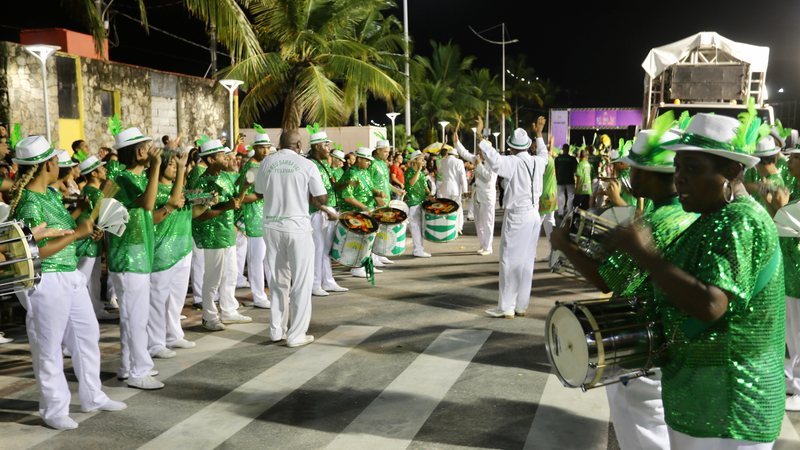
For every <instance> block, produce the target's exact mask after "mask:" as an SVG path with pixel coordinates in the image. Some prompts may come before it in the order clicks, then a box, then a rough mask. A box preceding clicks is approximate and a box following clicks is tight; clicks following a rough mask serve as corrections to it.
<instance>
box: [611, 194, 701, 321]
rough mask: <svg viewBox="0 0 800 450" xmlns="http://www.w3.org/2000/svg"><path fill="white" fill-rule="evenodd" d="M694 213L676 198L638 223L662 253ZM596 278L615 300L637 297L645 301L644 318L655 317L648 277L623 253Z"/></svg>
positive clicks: (650, 284) (646, 215)
mask: <svg viewBox="0 0 800 450" xmlns="http://www.w3.org/2000/svg"><path fill="white" fill-rule="evenodd" d="M697 217H698V216H697V214H692V213H687V212H685V211H684V210H683V207H682V206H681V203H680V202H679V201H678V197H672V198H670V200H669V201H667V202H665V203H663V204H658V205H655V207H654V209H653V210H652V211H649V212H647V213H645V214H644V215H642V220H643V221H644V222H645V223H646V224H648V225H649V226H650V229H651V232H652V235H653V241H654V244H655V246H656V248H658V249H660V250H663V249H664V248H666V247H667V246H668V245H670V244H671V243H672V242H673V241H674V240H675V238H677V237H678V236H679V235H680V234H681V233H683V232H684V230H686V229H687V228H688V227H689V225H691V224H692V223H694V221H695V220H696V219H697ZM598 270H599V273H600V276H601V277H602V278H603V280H604V281H605V282H606V285H607V286H608V287H609V288H610V289H611V290H612V291H613V292H614V296H618V297H637V298H638V299H640V300H643V301H645V302H647V303H646V304H647V305H648V316H650V317H655V314H656V313H655V312H654V308H653V305H652V303H653V302H652V299H653V285H652V283H650V282H649V276H650V275H649V274H648V273H647V272H645V271H644V270H641V269H640V268H639V265H638V264H637V263H636V262H635V261H634V260H633V259H631V257H630V256H628V254H627V253H624V252H622V251H616V252H614V253H612V254H611V255H610V256H609V257H608V258H607V259H606V260H605V261H603V263H601V264H600V267H599V269H598Z"/></svg>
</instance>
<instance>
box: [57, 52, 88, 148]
mask: <svg viewBox="0 0 800 450" xmlns="http://www.w3.org/2000/svg"><path fill="white" fill-rule="evenodd" d="M74 59H75V76H76V77H77V80H76V84H77V86H78V118H77V119H61V118H59V119H58V148H60V149H63V150H66V151H67V152H69V155H70V156H72V142H73V141H77V140H78V139H84V138H85V135H84V132H83V119H84V113H83V76H82V73H81V60H80V59H79V58H74Z"/></svg>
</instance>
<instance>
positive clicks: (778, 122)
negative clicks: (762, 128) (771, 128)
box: [775, 119, 792, 140]
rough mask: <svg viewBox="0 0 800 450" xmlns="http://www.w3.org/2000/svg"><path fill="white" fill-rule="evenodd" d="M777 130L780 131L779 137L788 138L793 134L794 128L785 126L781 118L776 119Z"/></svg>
mask: <svg viewBox="0 0 800 450" xmlns="http://www.w3.org/2000/svg"><path fill="white" fill-rule="evenodd" d="M775 131H776V132H777V133H778V137H780V138H781V139H783V140H786V138H788V137H789V136H791V135H792V129H791V128H784V127H783V124H782V123H781V119H775Z"/></svg>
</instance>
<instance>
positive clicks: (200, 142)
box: [194, 134, 211, 147]
mask: <svg viewBox="0 0 800 450" xmlns="http://www.w3.org/2000/svg"><path fill="white" fill-rule="evenodd" d="M210 140H211V138H210V137H208V135H207V134H204V135H202V136H200V139H198V140H196V141H194V143H195V144H196V145H197V146H198V147H200V146H201V145H203V144H205V143H206V142H208V141H210Z"/></svg>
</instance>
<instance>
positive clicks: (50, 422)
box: [42, 416, 78, 430]
mask: <svg viewBox="0 0 800 450" xmlns="http://www.w3.org/2000/svg"><path fill="white" fill-rule="evenodd" d="M42 420H44V423H45V425H47V426H48V427H50V428H53V429H55V430H74V429H75V428H78V422H75V421H74V420H72V418H70V417H69V416H58V417H53V418H52V419H45V418H42Z"/></svg>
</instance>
